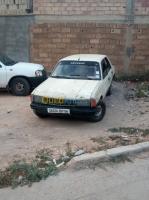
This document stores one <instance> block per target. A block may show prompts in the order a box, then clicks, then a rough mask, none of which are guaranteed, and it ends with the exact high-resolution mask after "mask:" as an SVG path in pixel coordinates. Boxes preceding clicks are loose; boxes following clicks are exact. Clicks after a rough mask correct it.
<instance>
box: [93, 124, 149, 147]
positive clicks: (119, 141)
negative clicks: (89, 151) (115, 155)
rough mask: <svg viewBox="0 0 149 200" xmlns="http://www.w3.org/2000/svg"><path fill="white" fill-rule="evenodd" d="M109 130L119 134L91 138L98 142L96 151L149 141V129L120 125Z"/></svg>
mask: <svg viewBox="0 0 149 200" xmlns="http://www.w3.org/2000/svg"><path fill="white" fill-rule="evenodd" d="M109 131H110V132H112V133H117V134H115V135H110V136H106V137H95V138H91V140H92V141H93V142H94V143H96V147H95V148H93V150H94V151H102V150H107V149H111V148H116V147H120V146H127V145H134V144H138V143H141V142H147V141H149V129H137V128H131V127H120V128H112V129H109ZM120 133H123V134H120Z"/></svg>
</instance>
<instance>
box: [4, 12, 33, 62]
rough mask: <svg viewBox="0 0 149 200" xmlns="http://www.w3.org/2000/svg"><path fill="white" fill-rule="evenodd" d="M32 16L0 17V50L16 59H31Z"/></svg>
mask: <svg viewBox="0 0 149 200" xmlns="http://www.w3.org/2000/svg"><path fill="white" fill-rule="evenodd" d="M33 21H34V18H33V17H32V16H22V17H21V16H20V17H0V51H1V52H3V53H6V54H7V55H9V56H10V57H12V58H13V59H16V60H21V61H29V60H30V26H31V24H32V23H33Z"/></svg>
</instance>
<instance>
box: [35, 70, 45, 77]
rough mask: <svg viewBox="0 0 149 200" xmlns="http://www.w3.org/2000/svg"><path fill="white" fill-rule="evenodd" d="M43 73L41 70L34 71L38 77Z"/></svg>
mask: <svg viewBox="0 0 149 200" xmlns="http://www.w3.org/2000/svg"><path fill="white" fill-rule="evenodd" d="M42 75H43V74H42V70H37V71H35V76H36V77H39V76H42Z"/></svg>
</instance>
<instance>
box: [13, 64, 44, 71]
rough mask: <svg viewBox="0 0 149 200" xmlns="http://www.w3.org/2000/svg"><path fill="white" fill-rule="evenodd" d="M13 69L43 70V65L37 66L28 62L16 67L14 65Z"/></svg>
mask: <svg viewBox="0 0 149 200" xmlns="http://www.w3.org/2000/svg"><path fill="white" fill-rule="evenodd" d="M11 68H12V66H11ZM13 68H17V69H18V68H20V69H21V68H22V69H29V70H43V66H42V65H40V64H35V63H27V62H18V63H16V64H15V65H13Z"/></svg>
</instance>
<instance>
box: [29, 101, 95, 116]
mask: <svg viewBox="0 0 149 200" xmlns="http://www.w3.org/2000/svg"><path fill="white" fill-rule="evenodd" d="M31 108H32V109H33V110H37V111H38V112H41V113H43V114H46V115H47V114H49V113H48V112H47V109H48V108H58V109H70V115H73V116H86V117H88V116H91V115H93V114H94V113H95V112H96V108H90V107H71V106H55V105H54V106H51V105H44V104H39V103H31ZM49 115H51V114H49ZM52 115H66V114H52Z"/></svg>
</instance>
